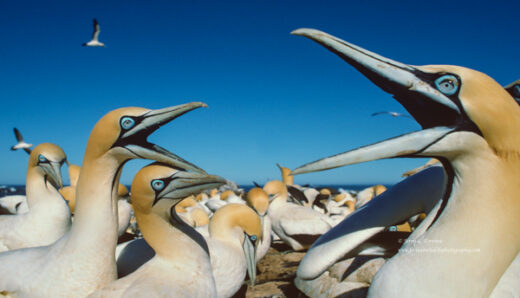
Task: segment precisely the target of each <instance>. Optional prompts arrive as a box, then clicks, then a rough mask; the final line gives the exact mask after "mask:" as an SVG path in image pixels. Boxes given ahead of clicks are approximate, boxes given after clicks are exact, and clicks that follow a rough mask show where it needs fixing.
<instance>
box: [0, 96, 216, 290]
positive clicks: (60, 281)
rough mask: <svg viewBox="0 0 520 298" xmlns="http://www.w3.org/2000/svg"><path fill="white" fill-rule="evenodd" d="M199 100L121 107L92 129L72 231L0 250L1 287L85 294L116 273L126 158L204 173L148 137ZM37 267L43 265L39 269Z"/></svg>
mask: <svg viewBox="0 0 520 298" xmlns="http://www.w3.org/2000/svg"><path fill="white" fill-rule="evenodd" d="M202 106H206V105H205V104H204V103H200V102H194V103H188V104H184V105H178V106H173V107H169V108H164V109H159V110H148V109H144V108H136V107H133V108H120V109H117V110H114V111H111V112H109V113H108V114H106V115H105V116H103V117H102V118H101V119H100V120H99V121H98V122H97V124H96V125H95V126H94V128H93V129H92V132H91V134H90V137H89V140H88V142H87V148H86V150H85V156H84V159H83V165H82V167H81V173H80V177H79V180H78V184H77V185H76V196H77V198H76V212H75V215H74V222H73V224H72V226H71V228H70V230H69V231H68V232H67V233H66V234H65V235H64V236H63V237H61V238H60V239H59V240H58V241H56V242H55V243H53V244H51V245H49V246H42V247H35V248H25V249H21V250H14V251H8V252H4V253H1V254H0V264H2V266H0V291H4V292H9V293H13V294H14V295H18V296H39V297H70V296H85V295H88V294H90V293H92V292H94V291H95V290H97V289H99V288H101V287H103V286H105V285H107V284H109V283H110V282H112V281H113V280H115V278H116V265H115V258H114V253H115V248H116V243H117V195H116V194H117V187H118V183H119V177H120V175H121V170H122V167H123V165H124V164H125V162H127V161H128V160H131V159H135V158H142V159H152V160H156V161H160V162H163V163H165V164H169V165H172V166H174V167H178V168H183V169H189V170H193V171H197V172H203V171H202V170H201V169H199V168H198V167H196V166H195V165H193V164H191V163H189V162H187V161H185V160H183V159H182V158H180V157H178V156H176V155H175V154H173V153H171V152H168V151H167V150H165V149H163V148H161V147H159V146H157V145H155V144H152V143H149V142H148V141H147V140H146V139H147V137H148V136H149V135H150V134H152V133H153V132H154V131H156V130H157V129H159V128H160V127H161V126H163V125H164V124H166V123H168V122H170V121H171V120H173V119H175V118H177V117H178V116H180V115H183V114H185V113H187V112H188V111H191V110H193V109H196V108H199V107H202ZM35 268H38V270H35Z"/></svg>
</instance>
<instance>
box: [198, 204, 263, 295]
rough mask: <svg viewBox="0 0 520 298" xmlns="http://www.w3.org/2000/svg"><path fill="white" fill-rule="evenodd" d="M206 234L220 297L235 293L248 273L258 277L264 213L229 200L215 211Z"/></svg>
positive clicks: (251, 276) (253, 281)
mask: <svg viewBox="0 0 520 298" xmlns="http://www.w3.org/2000/svg"><path fill="white" fill-rule="evenodd" d="M209 234H210V237H209V238H206V241H207V243H208V246H209V251H210V256H211V267H212V268H213V276H214V277H215V283H216V285H217V294H218V297H231V296H233V295H234V294H235V293H236V292H237V291H238V290H239V289H240V287H241V285H242V282H243V280H244V278H245V275H246V270H247V274H248V275H249V280H250V281H251V284H252V285H254V284H255V280H256V261H255V258H256V247H257V245H258V242H259V241H260V240H261V239H262V224H261V222H260V217H259V216H258V215H257V214H256V213H255V211H253V209H251V208H249V207H248V206H246V205H242V204H233V203H232V204H227V205H226V206H224V207H222V208H220V209H218V210H217V212H215V214H214V215H213V217H211V219H210V222H209Z"/></svg>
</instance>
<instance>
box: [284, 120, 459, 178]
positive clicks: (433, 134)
mask: <svg viewBox="0 0 520 298" xmlns="http://www.w3.org/2000/svg"><path fill="white" fill-rule="evenodd" d="M453 131H454V129H453V128H449V127H434V128H430V129H426V130H421V131H418V132H413V133H409V134H405V135H402V136H400V137H396V138H392V139H388V140H385V141H382V142H379V143H375V144H372V145H368V146H364V147H361V148H358V149H354V150H351V151H347V152H344V153H340V154H337V155H334V156H330V157H326V158H323V159H320V160H317V161H314V162H311V163H308V164H305V165H303V166H300V167H298V168H296V169H294V170H293V171H292V173H293V174H294V175H298V174H304V173H312V172H317V171H324V170H328V169H333V168H337V167H342V166H346V165H353V164H358V163H362V162H367V161H372V160H378V159H384V158H392V157H405V156H413V155H421V153H422V152H423V151H425V150H426V149H427V148H428V147H429V146H430V145H431V144H433V143H435V142H436V141H437V140H439V139H441V138H443V137H444V136H446V135H447V134H449V133H451V132H453Z"/></svg>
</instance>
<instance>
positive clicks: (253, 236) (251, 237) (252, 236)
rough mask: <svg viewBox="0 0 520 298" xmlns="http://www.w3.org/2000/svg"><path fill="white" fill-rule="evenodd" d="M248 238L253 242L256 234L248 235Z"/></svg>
mask: <svg viewBox="0 0 520 298" xmlns="http://www.w3.org/2000/svg"><path fill="white" fill-rule="evenodd" d="M249 239H250V240H251V241H253V242H255V241H256V239H257V237H256V235H251V236H249Z"/></svg>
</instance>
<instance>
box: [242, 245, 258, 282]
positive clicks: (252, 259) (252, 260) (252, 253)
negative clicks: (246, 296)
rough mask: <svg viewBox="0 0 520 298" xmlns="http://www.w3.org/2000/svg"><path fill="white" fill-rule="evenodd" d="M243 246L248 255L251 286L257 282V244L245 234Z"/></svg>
mask: <svg viewBox="0 0 520 298" xmlns="http://www.w3.org/2000/svg"><path fill="white" fill-rule="evenodd" d="M242 248H243V249H244V255H245V257H246V263H247V274H248V275H249V280H250V281H251V286H254V285H255V282H256V248H255V244H254V243H253V242H252V241H251V239H249V237H247V235H244V243H243V244H242Z"/></svg>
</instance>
